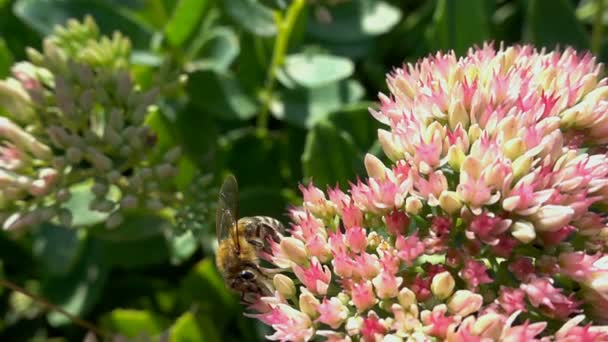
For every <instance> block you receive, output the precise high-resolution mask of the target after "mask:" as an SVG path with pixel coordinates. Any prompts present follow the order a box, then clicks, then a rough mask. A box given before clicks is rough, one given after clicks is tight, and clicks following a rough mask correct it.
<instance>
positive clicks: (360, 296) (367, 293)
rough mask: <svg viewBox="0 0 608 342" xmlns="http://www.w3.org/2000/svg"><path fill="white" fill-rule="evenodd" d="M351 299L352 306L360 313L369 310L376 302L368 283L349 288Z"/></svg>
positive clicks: (370, 285) (370, 284)
mask: <svg viewBox="0 0 608 342" xmlns="http://www.w3.org/2000/svg"><path fill="white" fill-rule="evenodd" d="M351 297H352V301H353V304H354V305H355V307H356V308H357V310H359V311H360V312H361V311H365V310H367V309H369V308H371V307H372V306H374V305H376V303H377V302H378V299H376V296H375V295H374V288H373V287H372V283H371V282H370V281H364V282H362V283H354V284H353V285H352V288H351Z"/></svg>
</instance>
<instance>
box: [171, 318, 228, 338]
mask: <svg viewBox="0 0 608 342" xmlns="http://www.w3.org/2000/svg"><path fill="white" fill-rule="evenodd" d="M208 323H210V322H209V319H208V318H207V317H200V315H199V317H197V316H195V315H194V314H192V313H191V312H186V313H185V314H183V315H181V316H180V317H179V318H178V319H177V321H175V323H174V324H173V326H171V328H170V330H169V341H171V342H182V341H193V342H194V341H197V342H198V341H200V342H212V341H220V340H221V339H220V338H219V336H218V333H217V331H216V330H215V327H214V326H213V325H212V324H211V325H210V324H208Z"/></svg>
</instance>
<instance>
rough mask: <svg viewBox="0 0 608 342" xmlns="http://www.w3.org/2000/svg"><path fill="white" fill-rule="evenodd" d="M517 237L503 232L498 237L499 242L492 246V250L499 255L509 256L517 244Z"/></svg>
mask: <svg viewBox="0 0 608 342" xmlns="http://www.w3.org/2000/svg"><path fill="white" fill-rule="evenodd" d="M517 244H518V241H517V239H515V238H513V237H511V236H509V235H506V234H503V235H501V236H500V237H498V244H496V245H495V246H492V247H491V249H492V252H494V254H496V255H497V256H499V257H502V258H508V257H509V256H511V254H512V253H513V249H514V248H515V247H516V246H517Z"/></svg>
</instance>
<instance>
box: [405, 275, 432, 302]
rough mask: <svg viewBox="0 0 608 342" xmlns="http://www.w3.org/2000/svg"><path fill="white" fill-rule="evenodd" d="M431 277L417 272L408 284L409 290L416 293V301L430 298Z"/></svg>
mask: <svg viewBox="0 0 608 342" xmlns="http://www.w3.org/2000/svg"><path fill="white" fill-rule="evenodd" d="M431 279H432V277H422V276H421V275H420V274H417V275H416V277H415V278H414V279H413V281H412V283H411V284H410V285H408V287H409V288H410V290H412V291H413V292H414V293H415V294H416V299H418V301H420V302H424V301H425V300H427V299H429V298H431V296H432V293H431Z"/></svg>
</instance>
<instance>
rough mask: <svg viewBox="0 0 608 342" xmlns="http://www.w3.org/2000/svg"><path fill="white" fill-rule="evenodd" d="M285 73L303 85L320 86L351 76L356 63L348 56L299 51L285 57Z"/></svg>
mask: <svg viewBox="0 0 608 342" xmlns="http://www.w3.org/2000/svg"><path fill="white" fill-rule="evenodd" d="M284 69H285V73H286V74H287V76H288V77H289V78H291V79H292V80H293V81H295V82H296V83H297V84H298V85H300V86H303V87H309V88H314V87H319V86H323V85H326V84H328V83H332V82H337V81H340V80H343V79H345V78H348V77H350V76H351V75H352V74H353V72H354V71H355V65H354V64H353V62H352V61H351V60H349V59H347V58H342V57H338V56H332V55H326V54H311V53H298V54H293V55H289V56H287V57H286V58H285V65H284Z"/></svg>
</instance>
